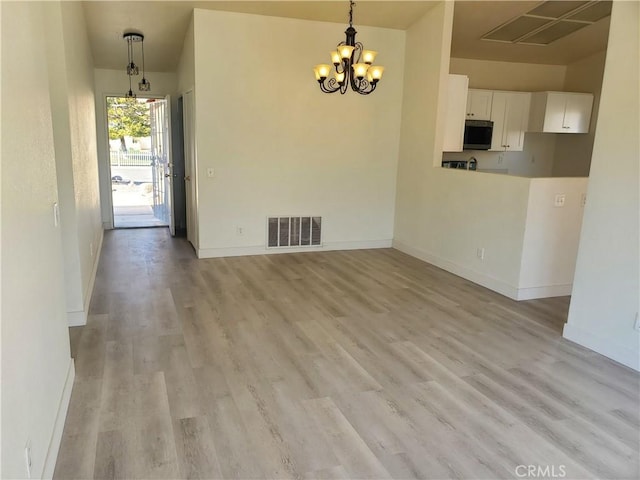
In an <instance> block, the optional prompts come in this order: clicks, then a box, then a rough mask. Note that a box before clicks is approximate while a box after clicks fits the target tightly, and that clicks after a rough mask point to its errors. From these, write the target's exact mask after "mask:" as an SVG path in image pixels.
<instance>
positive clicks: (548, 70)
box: [449, 7, 567, 92]
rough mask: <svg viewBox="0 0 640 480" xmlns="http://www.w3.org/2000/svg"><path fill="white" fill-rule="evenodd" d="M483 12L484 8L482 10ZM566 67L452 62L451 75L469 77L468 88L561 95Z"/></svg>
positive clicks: (472, 61) (464, 60)
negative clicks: (549, 91)
mask: <svg viewBox="0 0 640 480" xmlns="http://www.w3.org/2000/svg"><path fill="white" fill-rule="evenodd" d="M479 8H481V7H479ZM566 71H567V67H566V66H564V65H543V64H537V63H518V62H498V61H493V60H472V59H468V58H455V57H453V58H451V62H450V65H449V73H458V74H461V75H468V76H469V88H481V89H487V90H515V91H520V92H543V91H546V90H554V91H561V90H562V88H563V87H564V79H565V75H566Z"/></svg>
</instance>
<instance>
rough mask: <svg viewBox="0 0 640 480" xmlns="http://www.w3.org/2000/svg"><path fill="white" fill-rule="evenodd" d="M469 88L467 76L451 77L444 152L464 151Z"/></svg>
mask: <svg viewBox="0 0 640 480" xmlns="http://www.w3.org/2000/svg"><path fill="white" fill-rule="evenodd" d="M468 87H469V77H467V76H466V75H449V79H448V83H447V110H446V118H445V123H444V141H443V144H442V151H443V152H461V151H462V145H463V140H464V121H465V112H466V108H467V89H468Z"/></svg>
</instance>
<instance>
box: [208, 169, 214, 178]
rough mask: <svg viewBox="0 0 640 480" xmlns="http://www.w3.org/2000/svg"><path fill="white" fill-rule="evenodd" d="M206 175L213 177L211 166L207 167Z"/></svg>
mask: <svg viewBox="0 0 640 480" xmlns="http://www.w3.org/2000/svg"><path fill="white" fill-rule="evenodd" d="M207 177H209V178H213V168H207Z"/></svg>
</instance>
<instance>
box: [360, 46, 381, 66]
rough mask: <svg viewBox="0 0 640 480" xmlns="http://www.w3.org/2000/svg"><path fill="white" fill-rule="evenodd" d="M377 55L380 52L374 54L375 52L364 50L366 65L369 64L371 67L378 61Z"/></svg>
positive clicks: (363, 55) (363, 57)
mask: <svg viewBox="0 0 640 480" xmlns="http://www.w3.org/2000/svg"><path fill="white" fill-rule="evenodd" d="M377 54H378V52H374V51H373V50H364V51H363V52H362V61H363V62H364V63H368V64H369V65H371V64H372V63H373V61H374V60H375V59H376V55H377Z"/></svg>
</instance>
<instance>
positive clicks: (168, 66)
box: [82, 0, 609, 72]
mask: <svg viewBox="0 0 640 480" xmlns="http://www.w3.org/2000/svg"><path fill="white" fill-rule="evenodd" d="M82 3H83V7H84V12H85V17H86V21H87V27H88V32H89V41H90V43H91V49H92V52H93V57H94V63H95V66H96V68H111V69H119V68H124V65H125V64H126V47H125V43H124V41H123V40H122V34H123V33H124V32H125V31H128V30H134V31H138V32H142V33H143V34H144V35H145V63H146V65H145V66H146V69H147V70H148V71H156V72H171V71H175V70H176V67H177V64H178V60H179V58H180V53H181V51H182V42H183V40H184V36H185V34H186V31H187V28H188V26H189V21H190V19H191V12H192V10H193V9H194V8H202V9H210V10H226V11H235V12H242V13H252V14H260V15H270V16H279V17H289V18H299V19H305V20H316V21H325V22H336V23H342V24H345V25H346V24H347V18H348V3H347V2H346V1H338V2H336V1H241V0H236V1H220V2H218V1H110V0H106V1H85V2H82ZM435 3H436V2H433V1H366V0H361V1H359V2H358V3H357V5H356V7H355V9H354V26H355V27H356V28H357V27H358V25H367V26H375V27H386V28H394V29H401V30H404V29H407V28H408V27H409V26H410V25H411V24H412V23H413V22H414V21H415V20H416V19H418V18H420V17H421V16H422V15H424V14H425V13H426V12H427V11H428V10H429V9H430V8H431V7H432V6H434V5H435ZM540 3H541V2H540V1H526V0H525V1H522V0H514V1H485V0H473V1H462V2H456V4H455V13H454V28H453V39H452V56H453V57H461V58H476V59H486V60H503V61H518V62H528V63H547V64H560V65H564V64H568V63H571V62H572V61H575V60H578V59H581V58H584V57H587V56H589V55H591V54H593V53H596V52H598V51H601V50H604V49H605V48H606V42H607V37H608V29H609V17H607V18H605V19H603V20H600V21H599V22H596V23H594V24H593V25H590V26H588V27H585V28H583V29H581V30H579V31H577V32H574V33H572V34H571V35H569V36H567V37H565V38H562V39H560V40H557V41H556V42H553V43H552V44H550V45H546V46H533V45H523V44H506V43H497V42H491V41H484V40H480V38H481V37H482V36H483V35H484V34H486V33H487V32H489V31H490V30H492V29H494V28H496V27H498V26H500V25H501V24H503V23H505V22H507V21H509V20H511V19H512V18H514V17H516V16H518V15H521V14H523V13H526V12H527V11H529V10H531V9H532V8H534V7H535V6H536V5H538V4H540ZM328 40H331V39H328ZM334 41H336V42H337V39H334Z"/></svg>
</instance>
